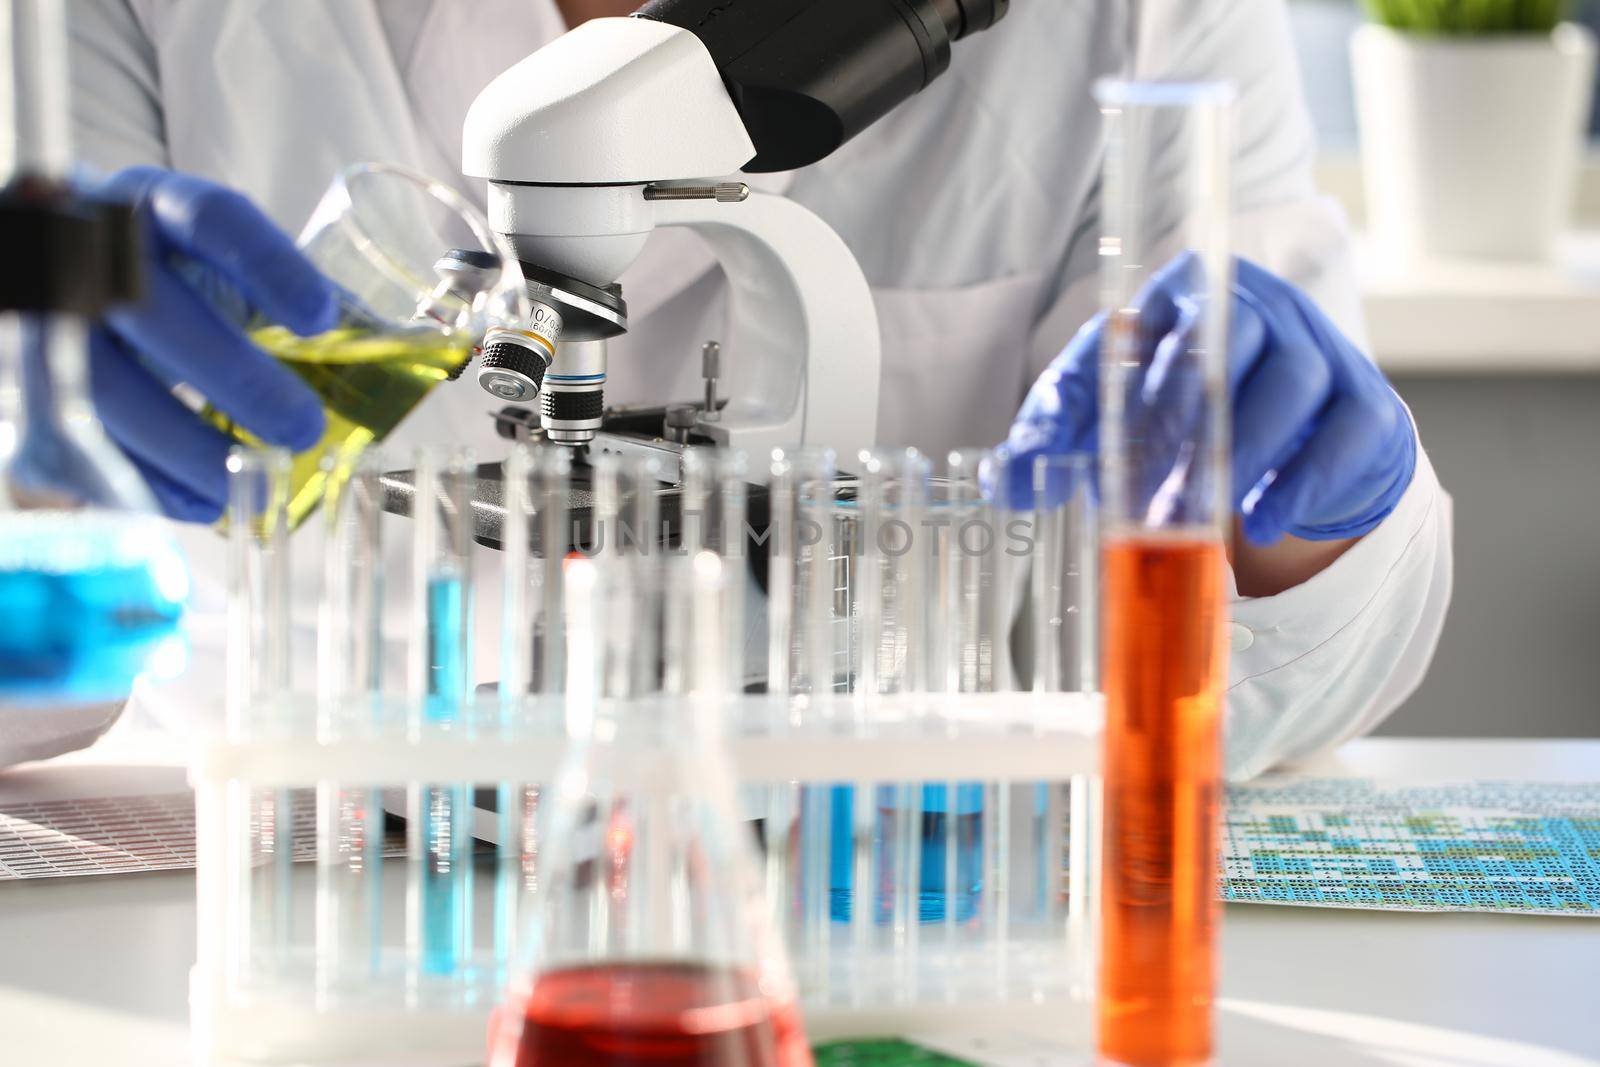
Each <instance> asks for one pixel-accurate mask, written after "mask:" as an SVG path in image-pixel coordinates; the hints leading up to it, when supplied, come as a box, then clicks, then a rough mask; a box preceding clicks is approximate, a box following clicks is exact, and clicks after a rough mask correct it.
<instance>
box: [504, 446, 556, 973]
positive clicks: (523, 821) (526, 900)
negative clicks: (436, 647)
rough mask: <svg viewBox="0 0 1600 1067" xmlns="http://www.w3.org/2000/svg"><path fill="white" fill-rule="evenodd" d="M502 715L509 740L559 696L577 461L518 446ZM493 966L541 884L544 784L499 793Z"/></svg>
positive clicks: (510, 785)
mask: <svg viewBox="0 0 1600 1067" xmlns="http://www.w3.org/2000/svg"><path fill="white" fill-rule="evenodd" d="M503 472H504V474H503V484H504V493H505V496H504V504H505V521H504V525H503V526H502V532H501V539H500V540H501V548H502V557H503V558H502V566H503V568H504V570H503V574H504V582H505V586H504V593H503V595H502V598H501V622H500V626H501V640H502V646H501V654H500V713H501V727H502V730H504V731H505V732H506V733H507V734H514V733H516V732H519V731H521V730H524V729H528V728H533V727H536V726H537V725H539V723H541V722H542V718H539V717H538V714H537V713H538V712H540V711H542V710H543V705H542V704H541V703H539V702H538V700H537V698H538V697H545V698H550V697H555V696H558V695H559V694H560V693H561V692H562V691H563V688H564V685H565V679H566V646H565V632H566V631H565V625H564V612H563V607H562V597H563V589H562V572H563V566H564V564H565V556H566V549H567V536H568V528H567V492H568V485H569V482H570V472H571V459H570V455H569V453H568V451H567V450H566V449H565V448H541V449H537V450H535V449H530V448H528V447H527V446H525V445H518V446H517V447H515V448H513V449H512V450H511V453H510V454H509V455H508V456H507V457H506V461H505V465H504V468H503ZM497 790H498V798H497V799H498V803H497V805H496V807H497V811H498V816H497V827H496V828H497V831H498V832H497V836H498V839H499V846H498V856H497V860H498V863H497V870H496V880H495V942H494V943H495V958H496V963H497V965H498V966H500V967H502V968H503V967H505V966H506V965H507V964H508V963H509V962H510V960H511V959H513V958H514V957H515V954H516V951H517V946H516V938H517V936H518V931H519V930H520V928H521V923H522V920H523V917H524V916H526V915H527V914H528V908H529V907H530V905H531V901H532V896H533V894H534V893H535V892H536V891H537V890H538V885H539V883H538V879H539V837H538V834H539V829H538V826H539V804H540V800H541V791H540V783H538V782H502V783H500V784H499V785H498V787H497Z"/></svg>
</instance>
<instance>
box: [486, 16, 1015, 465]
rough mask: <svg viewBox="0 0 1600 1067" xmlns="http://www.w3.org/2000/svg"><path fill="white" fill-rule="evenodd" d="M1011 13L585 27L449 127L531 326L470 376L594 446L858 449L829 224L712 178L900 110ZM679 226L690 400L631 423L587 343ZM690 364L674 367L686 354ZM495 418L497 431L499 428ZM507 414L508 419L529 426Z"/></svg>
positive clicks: (797, 162)
mask: <svg viewBox="0 0 1600 1067" xmlns="http://www.w3.org/2000/svg"><path fill="white" fill-rule="evenodd" d="M1007 6H1008V0H743V2H740V0H653V2H652V3H648V4H646V5H645V6H644V7H642V8H641V9H640V10H639V11H638V12H636V13H635V14H634V15H633V16H631V17H629V18H605V19H595V20H593V21H590V22H587V23H585V24H583V25H582V26H579V27H578V28H577V29H575V30H573V31H571V32H570V33H568V34H566V35H565V36H563V37H561V38H559V39H557V40H555V41H553V42H551V43H550V44H549V45H548V46H546V47H545V48H542V49H540V50H539V51H538V52H536V53H534V54H533V55H531V56H529V57H528V58H527V59H525V60H523V61H522V62H520V63H518V64H517V65H516V66H514V67H512V68H511V69H509V70H507V71H505V72H504V73H503V74H501V75H500V76H499V77H497V78H496V79H495V80H494V81H493V82H491V83H490V84H489V86H488V87H487V88H485V89H484V91H483V92H482V93H481V94H480V95H479V96H478V98H477V100H476V101H475V102H474V103H473V105H472V108H471V110H470V111H469V112H468V114H467V118H466V124H465V128H464V131H463V138H464V151H463V170H464V171H465V173H466V174H467V175H468V176H470V177H475V178H485V179H487V180H488V182H489V218H490V222H491V224H492V225H493V226H494V227H495V229H497V230H498V231H500V232H501V233H502V234H504V235H505V237H506V238H507V240H508V241H509V242H510V244H511V246H512V247H513V249H514V250H515V251H516V253H517V257H518V258H519V259H520V260H521V263H522V270H523V274H524V277H525V279H526V281H527V286H528V294H529V296H530V298H531V300H532V302H533V307H534V312H533V315H532V316H531V318H530V319H529V321H528V322H527V323H526V324H524V328H523V329H520V330H509V329H508V330H501V331H498V332H497V333H496V334H494V335H493V336H490V337H488V338H486V339H485V342H484V347H483V353H482V358H481V360H480V362H479V365H478V369H477V379H478V382H479V384H480V385H481V386H482V387H483V388H484V389H486V390H487V391H488V392H489V393H490V395H492V396H494V397H496V398H498V399H500V400H503V401H506V402H507V403H509V404H524V405H525V404H529V403H532V402H533V401H535V400H536V399H537V400H539V401H540V404H541V407H540V413H539V427H538V432H539V433H540V434H542V436H543V437H544V438H545V439H547V440H549V441H552V442H558V443H561V444H564V445H569V446H574V447H577V448H582V447H585V446H586V447H587V448H589V449H591V450H597V451H610V450H622V449H636V448H641V447H642V448H656V449H659V450H661V451H662V452H664V453H666V454H667V460H668V462H667V463H666V465H665V466H666V469H668V470H671V469H673V468H674V467H675V464H674V463H672V462H671V459H672V455H673V454H675V453H676V452H677V451H678V450H681V448H682V447H683V445H684V444H685V443H688V442H704V443H711V444H716V445H720V446H724V447H728V448H735V449H743V450H745V451H746V452H747V453H748V454H750V455H752V456H755V455H761V454H763V453H765V452H766V451H767V450H769V449H771V448H773V447H776V446H779V445H797V444H805V445H820V446H825V447H828V448H832V449H833V450H834V453H835V454H836V455H837V456H838V457H839V459H840V461H841V462H843V463H849V462H851V461H853V459H854V457H855V456H856V454H857V452H858V451H859V450H860V449H862V448H865V447H867V446H870V445H871V444H873V443H874V439H875V436H876V429H877V407H878V377H879V335H878V322H877V315H876V312H875V311H874V309H873V303H872V294H871V292H870V290H869V289H868V287H867V282H866V279H865V277H863V275H862V273H861V268H860V267H859V266H858V265H857V263H856V261H855V258H854V256H852V255H851V253H850V250H849V249H848V248H847V247H845V244H844V242H843V241H842V240H841V239H840V238H839V237H838V235H837V234H835V233H834V232H833V230H832V229H830V228H829V227H828V225H827V224H826V223H825V222H823V221H822V220H821V219H820V218H818V217H817V216H816V215H814V214H812V213H811V212H810V211H808V210H807V209H806V208H804V207H802V206H800V205H799V204H797V203H795V202H793V201H791V200H788V199H785V198H783V197H781V196H773V195H769V194H765V193H761V192H753V191H751V190H750V189H749V187H748V186H747V185H745V184H744V183H742V182H738V181H729V180H725V179H724V178H723V177H722V176H724V175H729V174H733V173H734V172H737V171H739V170H741V169H742V170H745V171H750V172H763V171H782V170H793V169H796V168H799V167H803V166H806V165H807V164H810V163H814V162H816V161H818V160H820V159H822V158H824V157H825V156H827V155H828V154H830V153H831V152H832V151H833V150H834V149H836V148H838V147H839V146H840V145H841V144H843V143H844V142H845V141H846V140H848V139H849V138H851V137H852V136H854V135H855V134H856V133H858V132H860V131H861V130H863V129H865V128H866V127H867V126H869V125H871V124H872V123H873V122H874V121H876V120H877V119H878V118H880V117H882V116H883V115H884V114H886V113H888V112H889V111H890V110H892V109H893V108H894V107H895V106H896V105H898V104H899V103H900V102H902V101H903V100H905V99H907V98H908V97H910V96H913V95H915V94H916V93H917V92H919V91H920V90H921V89H922V88H924V87H925V86H926V85H928V84H929V83H930V82H931V81H932V80H933V79H934V78H936V77H937V76H938V75H939V74H941V73H942V72H943V71H944V70H945V69H946V68H947V67H948V66H949V64H950V51H951V44H952V42H954V41H956V40H959V39H960V38H962V37H964V36H966V35H968V34H971V33H975V32H977V31H979V30H983V29H987V28H988V27H989V26H991V25H993V24H994V23H995V22H996V21H997V20H998V19H1000V18H1001V17H1002V16H1003V15H1004V14H1005V12H1006V8H1007ZM661 226H686V227H688V228H690V229H692V230H694V231H696V232H697V233H698V234H700V236H701V237H702V238H704V240H705V241H706V242H707V243H708V244H709V245H710V247H711V249H712V251H713V253H714V254H715V256H716V257H717V259H718V261H719V262H720V264H721V266H722V268H723V271H724V273H725V275H726V277H727V282H728V286H729V291H730V292H729V295H730V301H729V307H730V316H729V319H730V321H729V323H728V327H727V330H726V333H725V336H724V337H723V338H722V339H721V340H722V344H720V345H716V344H708V345H707V346H706V348H705V350H704V351H703V353H702V359H703V370H704V372H705V379H706V387H705V394H704V396H703V397H702V398H699V400H698V402H697V403H694V404H687V403H686V404H678V405H664V406H663V407H662V408H660V409H655V410H651V411H648V412H641V411H637V410H635V411H626V410H617V411H611V412H608V410H607V408H606V404H605V384H606V374H607V370H606V342H607V340H608V339H610V338H612V337H616V336H617V335H619V334H621V333H624V332H625V331H626V330H627V329H628V307H627V303H626V299H625V297H626V294H625V293H624V292H623V291H622V289H621V287H620V286H619V285H618V284H617V278H618V277H619V276H620V275H621V274H622V272H623V271H624V270H625V269H626V268H627V267H628V266H629V265H631V264H632V263H633V261H634V260H635V258H637V256H638V255H639V253H640V251H641V250H642V248H643V247H644V244H645V241H646V240H647V239H648V238H649V236H650V234H651V232H652V231H653V230H655V229H656V228H657V227H661ZM686 355H689V354H686ZM503 418H510V419H512V420H513V421H514V420H515V416H514V415H513V416H506V417H503ZM529 422H531V420H525V421H524V424H523V425H524V426H525V427H526V428H529V429H531V427H530V426H528V423H529Z"/></svg>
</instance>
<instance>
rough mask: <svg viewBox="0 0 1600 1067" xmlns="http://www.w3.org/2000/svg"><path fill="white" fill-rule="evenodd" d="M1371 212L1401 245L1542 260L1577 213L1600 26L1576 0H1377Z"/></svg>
mask: <svg viewBox="0 0 1600 1067" xmlns="http://www.w3.org/2000/svg"><path fill="white" fill-rule="evenodd" d="M1363 3H1364V4H1365V6H1366V9H1367V13H1368V15H1369V16H1370V18H1371V19H1372V21H1371V22H1369V23H1368V24H1366V25H1363V26H1361V27H1359V28H1358V29H1357V30H1356V32H1355V37H1354V39H1353V40H1352V42H1351V64H1352V68H1353V74H1354V78H1355V90H1356V113H1357V118H1358V121H1359V123H1360V129H1361V154H1362V169H1363V173H1364V176H1365V179H1366V191H1367V221H1368V226H1369V228H1370V229H1371V231H1372V233H1373V235H1374V238H1375V239H1376V240H1377V241H1378V242H1379V243H1380V244H1381V245H1383V246H1384V247H1385V249H1386V251H1388V252H1389V253H1391V254H1398V255H1400V256H1404V257H1411V258H1415V257H1417V256H1430V255H1431V256H1444V255H1456V256H1460V255H1467V256H1492V257H1499V258H1516V259H1541V258H1544V257H1546V256H1548V255H1549V253H1550V250H1551V245H1552V243H1553V241H1554V239H1555V236H1556V234H1557V233H1559V232H1560V231H1561V229H1562V227H1563V226H1564V225H1565V224H1566V222H1567V219H1568V215H1569V212H1570V208H1571V202H1572V195H1573V187H1574V182H1575V179H1576V177H1577V171H1578V164H1579V161H1580V159H1581V157H1582V150H1583V145H1584V142H1585V138H1586V133H1585V131H1586V129H1587V126H1588V116H1589V101H1590V97H1591V94H1592V92H1593V84H1594V76H1595V74H1594V72H1595V43H1594V36H1593V35H1592V34H1591V33H1590V32H1589V31H1588V30H1587V29H1586V28H1584V27H1582V26H1579V25H1576V24H1573V23H1570V22H1563V21H1562V15H1563V14H1564V9H1565V6H1566V5H1565V3H1564V0H1363Z"/></svg>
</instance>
